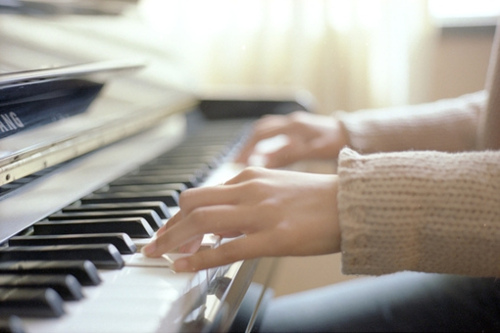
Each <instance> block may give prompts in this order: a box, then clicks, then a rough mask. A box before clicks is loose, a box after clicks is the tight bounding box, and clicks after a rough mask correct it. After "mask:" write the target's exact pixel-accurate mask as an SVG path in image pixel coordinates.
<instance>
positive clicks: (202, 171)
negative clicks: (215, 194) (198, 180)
mask: <svg viewBox="0 0 500 333" xmlns="http://www.w3.org/2000/svg"><path fill="white" fill-rule="evenodd" d="M172 168H173V169H174V170H175V171H176V172H179V171H181V170H182V171H184V172H185V173H192V174H194V175H196V176H200V177H206V176H208V175H209V174H210V171H211V170H210V168H209V167H208V165H206V164H204V163H192V164H175V165H165V164H163V163H162V162H161V161H154V162H150V163H146V164H144V165H142V166H141V167H140V168H139V170H138V172H139V173H147V172H150V171H157V170H171V169H172Z"/></svg>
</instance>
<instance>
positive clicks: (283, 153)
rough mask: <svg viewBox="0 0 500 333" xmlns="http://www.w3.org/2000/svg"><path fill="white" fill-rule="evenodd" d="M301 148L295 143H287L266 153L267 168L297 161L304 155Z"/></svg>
mask: <svg viewBox="0 0 500 333" xmlns="http://www.w3.org/2000/svg"><path fill="white" fill-rule="evenodd" d="M303 155H304V152H303V149H300V147H297V144H296V143H293V142H291V143H288V144H286V145H284V146H283V147H281V148H280V149H278V150H276V151H273V152H271V153H268V154H266V155H265V156H266V160H267V163H266V165H265V166H266V167H267V168H280V167H284V166H287V165H290V164H292V163H293V162H297V161H298V160H300V159H302V158H303V157H304V156H303Z"/></svg>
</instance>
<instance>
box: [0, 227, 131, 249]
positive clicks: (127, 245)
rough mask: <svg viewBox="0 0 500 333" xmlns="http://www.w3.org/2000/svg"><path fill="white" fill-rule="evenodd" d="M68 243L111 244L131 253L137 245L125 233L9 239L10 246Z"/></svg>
mask: <svg viewBox="0 0 500 333" xmlns="http://www.w3.org/2000/svg"><path fill="white" fill-rule="evenodd" d="M70 244H113V245H114V246H115V247H116V248H117V249H118V251H120V253H121V254H132V253H135V252H136V251H137V246H136V245H135V244H134V242H133V241H132V239H131V238H130V237H129V236H128V235H127V234H125V233H122V232H121V233H108V234H69V235H28V236H14V237H11V238H10V239H9V245H10V246H45V245H70Z"/></svg>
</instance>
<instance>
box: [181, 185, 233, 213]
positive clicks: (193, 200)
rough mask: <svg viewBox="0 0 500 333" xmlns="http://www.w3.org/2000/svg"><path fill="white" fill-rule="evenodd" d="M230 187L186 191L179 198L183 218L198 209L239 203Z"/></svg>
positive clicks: (211, 187) (200, 188)
mask: <svg viewBox="0 0 500 333" xmlns="http://www.w3.org/2000/svg"><path fill="white" fill-rule="evenodd" d="M236 199H237V196H236V195H235V193H234V191H233V189H232V188H231V187H229V186H220V185H219V186H207V187H199V188H193V189H189V190H185V191H184V192H182V193H181V195H180V196H179V207H180V209H181V211H180V212H181V213H182V214H183V216H186V215H189V213H190V212H191V211H193V210H194V209H196V208H197V207H206V206H214V205H221V204H235V203H236V202H237V201H236Z"/></svg>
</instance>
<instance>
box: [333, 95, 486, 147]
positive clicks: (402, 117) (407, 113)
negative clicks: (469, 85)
mask: <svg viewBox="0 0 500 333" xmlns="http://www.w3.org/2000/svg"><path fill="white" fill-rule="evenodd" d="M486 101H487V93H486V92H485V91H480V92H477V93H473V94H468V95H464V96H461V97H458V98H454V99H445V100H440V101H436V102H433V103H426V104H418V105H412V106H404V107H392V108H385V109H375V110H360V111H356V112H351V113H346V112H341V113H339V114H338V115H337V117H338V118H339V120H340V122H341V124H342V125H343V127H344V129H345V132H346V134H347V137H348V141H349V145H350V147H351V148H353V149H354V150H356V151H359V152H362V153H373V152H383V151H385V152H388V151H403V150H438V151H448V152H457V151H468V150H473V149H475V148H476V141H477V135H476V134H477V133H476V132H477V126H478V119H479V115H480V113H481V110H482V109H483V108H484V107H485V105H486Z"/></svg>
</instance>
